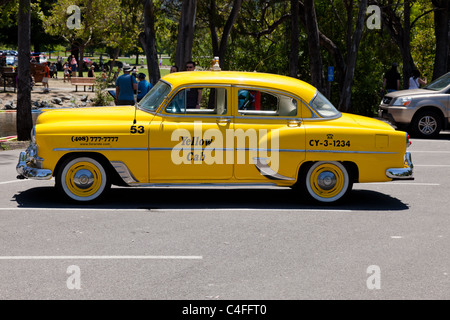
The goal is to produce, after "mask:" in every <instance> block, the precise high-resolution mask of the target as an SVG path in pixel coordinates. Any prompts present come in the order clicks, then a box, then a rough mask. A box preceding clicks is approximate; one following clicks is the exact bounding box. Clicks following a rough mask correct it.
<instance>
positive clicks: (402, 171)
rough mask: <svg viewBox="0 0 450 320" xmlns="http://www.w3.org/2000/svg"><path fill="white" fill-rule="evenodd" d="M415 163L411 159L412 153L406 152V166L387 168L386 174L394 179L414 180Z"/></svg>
mask: <svg viewBox="0 0 450 320" xmlns="http://www.w3.org/2000/svg"><path fill="white" fill-rule="evenodd" d="M413 168H414V165H413V163H412V160H411V153H410V152H406V153H405V166H404V167H403V168H390V169H387V170H386V176H387V177H388V178H391V179H393V180H414V177H413Z"/></svg>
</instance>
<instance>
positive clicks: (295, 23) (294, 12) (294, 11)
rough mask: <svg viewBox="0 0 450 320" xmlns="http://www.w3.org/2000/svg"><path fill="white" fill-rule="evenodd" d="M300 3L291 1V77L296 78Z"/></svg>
mask: <svg viewBox="0 0 450 320" xmlns="http://www.w3.org/2000/svg"><path fill="white" fill-rule="evenodd" d="M299 23H300V22H299V3H298V0H291V48H290V49H291V51H290V52H289V75H290V76H291V77H294V78H296V77H297V73H298V53H299V52H298V50H299V46H300V43H299V39H298V38H299V36H300V28H299Z"/></svg>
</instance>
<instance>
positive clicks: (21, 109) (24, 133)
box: [16, 0, 33, 141]
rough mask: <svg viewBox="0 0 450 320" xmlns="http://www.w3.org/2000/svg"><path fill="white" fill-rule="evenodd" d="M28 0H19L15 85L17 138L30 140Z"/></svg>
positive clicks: (29, 6)
mask: <svg viewBox="0 0 450 320" xmlns="http://www.w3.org/2000/svg"><path fill="white" fill-rule="evenodd" d="M30 25H31V5H30V0H20V1H19V15H18V55H19V65H18V77H17V78H18V83H17V84H18V86H17V118H16V119H17V120H16V121H17V123H16V128H17V139H18V140H20V141H24V140H30V133H31V128H32V127H33V119H32V116H31V84H30V33H31V30H30Z"/></svg>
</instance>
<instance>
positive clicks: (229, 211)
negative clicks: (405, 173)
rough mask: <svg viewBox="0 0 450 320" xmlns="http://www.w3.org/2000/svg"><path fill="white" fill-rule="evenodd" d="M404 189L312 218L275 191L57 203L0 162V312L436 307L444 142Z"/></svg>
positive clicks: (447, 163)
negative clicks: (94, 303)
mask: <svg viewBox="0 0 450 320" xmlns="http://www.w3.org/2000/svg"><path fill="white" fill-rule="evenodd" d="M409 151H411V153H412V160H413V163H414V175H415V180H414V181H399V182H389V183H372V184H355V185H354V187H353V191H352V193H351V195H350V197H349V199H347V200H346V201H345V202H344V203H341V204H339V205H330V206H323V205H313V204H310V203H307V202H305V201H303V200H302V199H301V197H299V195H298V194H296V193H295V192H294V191H292V190H290V189H282V188H271V187H266V188H260V189H252V188H244V187H242V188H239V189H231V188H226V187H221V188H202V189H195V188H188V187H186V188H147V189H144V188H119V187H114V188H113V189H112V192H111V193H110V195H109V197H108V198H107V200H106V202H105V203H102V204H98V205H87V206H81V205H71V204H68V203H64V202H62V201H61V200H60V199H59V197H58V195H57V194H56V192H55V189H54V188H53V185H54V181H53V180H50V181H31V180H17V179H16V175H17V174H16V172H15V166H16V163H17V160H18V155H19V152H20V150H11V151H2V152H0V168H1V169H0V217H1V219H0V225H1V230H2V232H1V234H0V239H1V240H0V299H164V300H172V299H182V300H184V299H195V300H222V299H252V300H253V299H255V300H264V299H280V300H285V299H293V300H297V299H449V298H450V280H449V277H450V276H449V274H450V256H449V255H448V252H449V250H450V231H449V230H450V216H449V209H448V207H449V204H450V202H449V196H448V190H449V184H450V182H449V181H450V132H443V133H441V134H440V136H439V138H438V139H434V140H420V139H412V145H411V147H410V148H409Z"/></svg>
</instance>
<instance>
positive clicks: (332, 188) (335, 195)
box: [304, 161, 353, 203]
mask: <svg viewBox="0 0 450 320" xmlns="http://www.w3.org/2000/svg"><path fill="white" fill-rule="evenodd" d="M304 179H305V180H304V181H305V189H306V192H307V195H308V196H310V198H312V199H314V200H316V201H319V202H327V203H331V202H336V201H338V200H340V199H342V198H343V197H344V196H345V195H346V194H347V193H348V192H349V191H350V190H351V189H352V185H353V183H352V180H351V179H350V175H349V172H348V171H347V169H346V168H345V166H344V165H343V164H342V163H340V162H336V161H331V162H328V161H319V162H316V163H314V164H313V165H311V167H310V168H309V169H308V170H307V172H306V176H305V177H304Z"/></svg>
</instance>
